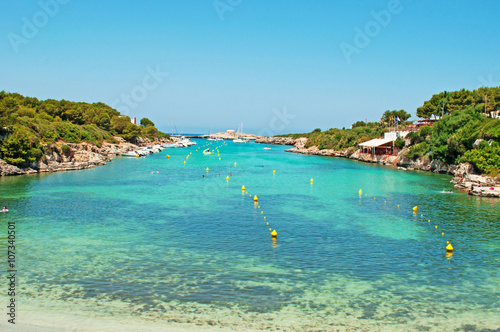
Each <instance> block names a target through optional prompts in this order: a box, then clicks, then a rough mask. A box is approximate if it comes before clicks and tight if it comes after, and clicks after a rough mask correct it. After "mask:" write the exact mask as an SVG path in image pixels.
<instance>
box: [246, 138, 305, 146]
mask: <svg viewBox="0 0 500 332" xmlns="http://www.w3.org/2000/svg"><path fill="white" fill-rule="evenodd" d="M299 139H300V138H299ZM306 140H307V138H306ZM255 143H260V144H275V145H295V144H296V143H297V139H294V138H291V137H259V138H257V139H256V140H255Z"/></svg>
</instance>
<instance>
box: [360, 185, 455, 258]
mask: <svg viewBox="0 0 500 332" xmlns="http://www.w3.org/2000/svg"><path fill="white" fill-rule="evenodd" d="M358 195H359V198H363V190H361V189H359V191H358ZM365 197H368V194H365ZM373 199H374V200H376V199H377V197H373ZM384 204H387V200H384ZM397 207H398V208H399V205H397ZM412 212H413V215H414V216H417V215H418V206H414V207H413V208H412ZM420 219H421V220H422V221H424V222H425V220H426V219H427V223H428V224H429V225H432V223H431V219H428V218H427V217H424V214H423V213H421V214H420ZM434 226H435V227H434V229H436V230H438V231H439V227H438V225H434ZM441 236H444V231H443V230H441ZM446 252H447V254H449V255H452V253H453V246H452V245H451V243H450V241H446Z"/></svg>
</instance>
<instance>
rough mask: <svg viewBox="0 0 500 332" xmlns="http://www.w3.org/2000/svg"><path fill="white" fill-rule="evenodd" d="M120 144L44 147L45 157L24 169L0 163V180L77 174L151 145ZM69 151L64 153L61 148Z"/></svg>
mask: <svg viewBox="0 0 500 332" xmlns="http://www.w3.org/2000/svg"><path fill="white" fill-rule="evenodd" d="M114 139H115V141H117V142H118V143H108V142H104V143H103V144H102V146H101V147H98V146H96V145H94V144H90V143H65V142H57V144H49V145H45V146H44V153H45V154H44V156H42V158H41V159H40V160H39V161H37V162H34V163H31V164H29V165H26V166H25V167H17V166H14V165H10V164H8V163H6V162H5V161H4V160H2V159H0V176H8V175H23V174H35V173H50V172H64V171H76V170H81V169H87V168H93V167H96V166H104V165H106V164H107V163H108V162H110V161H111V160H113V158H114V157H116V156H121V155H122V154H123V153H126V152H129V151H133V150H137V149H138V148H139V146H145V145H148V144H150V142H149V140H140V143H138V145H135V144H132V143H128V142H126V141H125V140H124V139H123V138H121V137H115V138H114ZM63 145H67V146H69V147H70V150H69V151H66V152H65V151H64V150H63V148H62V146H63Z"/></svg>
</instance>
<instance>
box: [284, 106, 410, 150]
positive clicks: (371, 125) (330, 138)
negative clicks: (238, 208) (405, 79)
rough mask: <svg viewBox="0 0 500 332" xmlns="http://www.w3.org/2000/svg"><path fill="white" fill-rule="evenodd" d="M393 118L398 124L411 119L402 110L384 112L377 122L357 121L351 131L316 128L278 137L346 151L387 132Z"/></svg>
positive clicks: (309, 145) (322, 147)
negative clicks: (301, 139)
mask: <svg viewBox="0 0 500 332" xmlns="http://www.w3.org/2000/svg"><path fill="white" fill-rule="evenodd" d="M394 116H397V117H399V118H400V120H401V122H400V123H402V124H405V123H408V122H407V120H408V119H409V118H410V117H411V114H409V113H406V112H405V111H404V110H400V111H396V110H394V111H386V112H385V113H384V114H383V115H382V118H381V119H380V121H379V122H364V121H358V122H356V123H355V124H353V125H352V128H351V129H336V128H332V129H328V130H326V131H324V132H322V131H321V129H319V128H316V129H314V130H313V131H312V132H310V133H306V134H289V135H278V136H282V137H292V138H299V137H307V138H308V140H307V143H306V148H309V147H311V146H317V147H318V148H319V149H334V150H337V151H340V150H346V149H348V148H355V147H357V146H358V144H359V143H363V142H366V141H369V140H371V139H373V138H379V137H380V136H382V135H383V134H384V133H385V132H387V131H389V129H388V128H389V125H390V124H391V123H392V125H393V121H392V120H391V118H392V117H394ZM399 144H401V143H399ZM403 146H404V145H403Z"/></svg>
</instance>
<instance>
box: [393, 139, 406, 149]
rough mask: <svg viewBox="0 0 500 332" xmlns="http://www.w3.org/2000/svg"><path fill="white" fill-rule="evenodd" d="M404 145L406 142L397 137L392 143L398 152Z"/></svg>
mask: <svg viewBox="0 0 500 332" xmlns="http://www.w3.org/2000/svg"><path fill="white" fill-rule="evenodd" d="M405 145H406V141H405V140H404V139H402V138H401V137H398V138H397V139H396V140H395V141H394V146H396V147H397V148H398V149H399V150H401V149H403V148H404V147H405Z"/></svg>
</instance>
